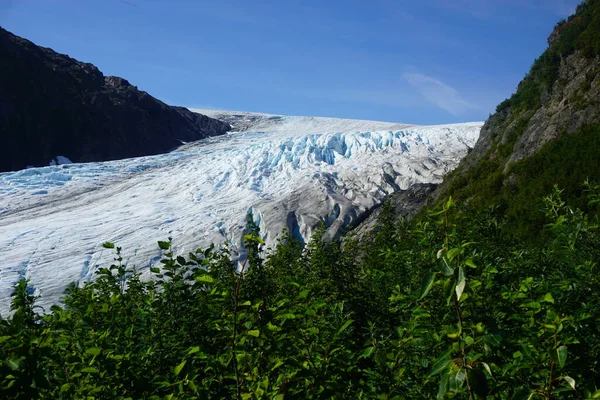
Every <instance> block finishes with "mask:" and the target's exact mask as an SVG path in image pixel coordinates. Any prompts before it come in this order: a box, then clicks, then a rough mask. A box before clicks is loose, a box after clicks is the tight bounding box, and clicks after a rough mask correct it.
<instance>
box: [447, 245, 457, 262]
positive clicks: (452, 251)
mask: <svg viewBox="0 0 600 400" xmlns="http://www.w3.org/2000/svg"><path fill="white" fill-rule="evenodd" d="M460 251H461V248H460V247H455V248H453V249H450V250H448V254H447V255H446V257H448V261H452V260H454V259H455V258H456V256H457V255H459V254H460Z"/></svg>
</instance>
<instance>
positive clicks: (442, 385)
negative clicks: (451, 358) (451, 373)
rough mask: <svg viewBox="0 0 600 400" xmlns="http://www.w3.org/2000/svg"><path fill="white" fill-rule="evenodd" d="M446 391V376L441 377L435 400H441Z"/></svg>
mask: <svg viewBox="0 0 600 400" xmlns="http://www.w3.org/2000/svg"><path fill="white" fill-rule="evenodd" d="M447 391H448V375H444V376H442V379H441V380H440V387H439V389H438V394H437V399H438V400H442V399H443V398H444V396H445V395H446V392H447Z"/></svg>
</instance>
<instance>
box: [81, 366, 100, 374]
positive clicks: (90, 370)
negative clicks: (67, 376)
mask: <svg viewBox="0 0 600 400" xmlns="http://www.w3.org/2000/svg"><path fill="white" fill-rule="evenodd" d="M81 372H86V373H88V374H97V373H98V368H95V367H87V368H84V369H82V370H81Z"/></svg>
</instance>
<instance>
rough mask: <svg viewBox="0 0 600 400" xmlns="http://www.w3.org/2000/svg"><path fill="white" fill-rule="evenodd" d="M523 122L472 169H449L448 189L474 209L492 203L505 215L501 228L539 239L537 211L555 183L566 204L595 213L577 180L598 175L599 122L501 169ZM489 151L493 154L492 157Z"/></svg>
mask: <svg viewBox="0 0 600 400" xmlns="http://www.w3.org/2000/svg"><path fill="white" fill-rule="evenodd" d="M522 121H525V123H524V124H522V123H520V124H516V128H515V130H513V131H512V133H511V134H510V135H509V136H508V139H509V140H507V141H506V142H505V143H503V144H498V145H497V146H492V147H491V148H490V150H489V151H488V154H486V156H484V157H483V159H482V161H481V162H479V163H478V164H477V165H475V166H474V167H473V168H471V169H469V170H467V171H466V172H462V174H461V173H460V172H459V171H454V173H452V174H450V175H449V176H450V181H451V182H452V183H451V185H450V188H449V190H448V192H449V193H452V194H453V196H455V197H456V198H458V199H465V201H466V202H467V203H468V204H469V207H471V208H473V209H483V208H486V207H488V206H494V207H497V212H498V215H502V216H503V217H504V218H505V220H506V224H505V225H504V231H505V232H507V233H508V234H510V235H515V236H517V237H519V238H521V239H526V240H534V239H542V240H544V238H543V236H540V235H539V232H540V229H541V228H542V226H543V224H544V219H543V215H542V214H541V213H540V212H539V210H540V209H541V208H542V206H543V203H542V201H541V196H542V195H543V194H544V193H549V191H550V190H551V189H552V187H553V185H554V184H558V185H559V187H561V188H562V189H564V192H563V197H564V198H565V200H567V201H568V202H569V203H570V204H573V205H574V206H576V207H578V208H580V209H581V210H583V211H585V212H588V213H590V214H597V213H598V209H597V208H595V207H590V206H589V205H588V204H587V203H586V201H585V197H584V188H583V187H582V185H581V182H584V181H585V180H587V179H592V180H597V179H600V157H598V155H599V154H600V125H588V126H586V127H584V128H583V129H581V130H579V131H578V132H575V133H571V134H563V135H560V136H559V138H558V139H556V140H554V141H551V142H549V143H547V144H546V145H545V146H544V147H542V149H540V150H539V151H538V152H536V153H535V154H534V155H533V156H531V157H528V158H526V159H524V160H521V161H518V162H516V163H513V164H510V165H509V166H508V168H507V170H506V171H504V165H505V162H506V159H507V157H509V156H510V154H511V153H510V151H512V148H513V146H514V142H512V143H511V141H512V140H516V138H515V137H516V136H518V134H519V131H520V130H522V129H524V127H525V126H526V121H527V120H526V119H524V120H522ZM506 149H510V151H509V150H506ZM494 153H497V155H496V156H492V155H493V154H494ZM452 178H454V179H452Z"/></svg>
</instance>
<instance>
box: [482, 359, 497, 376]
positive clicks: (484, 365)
mask: <svg viewBox="0 0 600 400" xmlns="http://www.w3.org/2000/svg"><path fill="white" fill-rule="evenodd" d="M481 365H483V368H485V370H486V371H487V372H488V374H490V376H494V375H492V369H491V368H490V366H489V365H488V364H487V363H484V362H482V363H481Z"/></svg>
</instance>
